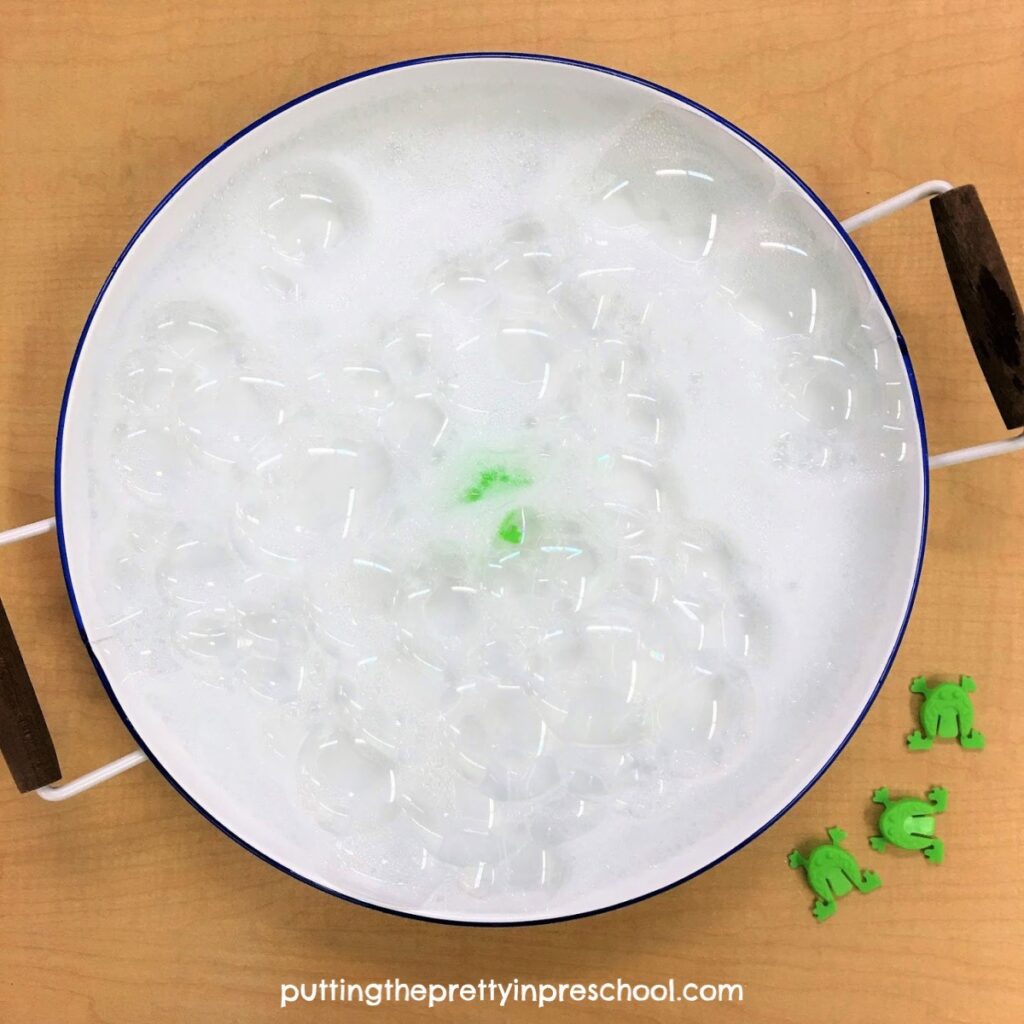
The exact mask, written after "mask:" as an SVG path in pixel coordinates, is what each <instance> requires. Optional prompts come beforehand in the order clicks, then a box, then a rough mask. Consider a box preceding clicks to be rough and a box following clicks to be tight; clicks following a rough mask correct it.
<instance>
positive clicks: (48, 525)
mask: <svg viewBox="0 0 1024 1024" xmlns="http://www.w3.org/2000/svg"><path fill="white" fill-rule="evenodd" d="M56 525H57V520H56V519H40V520H39V522H38V523H29V524H28V525H26V526H16V527H14V529H13V530H3V531H0V547H3V546H4V545H5V544H17V543H18V541H19V540H28V539H29V537H38V536H39V534H41V533H49V532H50V531H51V530H52V529H53V528H54V527H55V526H56Z"/></svg>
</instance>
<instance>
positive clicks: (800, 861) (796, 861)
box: [789, 850, 807, 868]
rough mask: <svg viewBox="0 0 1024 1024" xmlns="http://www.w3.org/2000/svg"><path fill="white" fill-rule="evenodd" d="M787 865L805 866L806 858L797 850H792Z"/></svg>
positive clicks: (793, 866)
mask: <svg viewBox="0 0 1024 1024" xmlns="http://www.w3.org/2000/svg"><path fill="white" fill-rule="evenodd" d="M789 866H790V867H791V868H805V867H807V858H806V857H805V856H804V855H803V854H802V853H801V852H800V851H799V850H794V851H793V852H792V853H791V854H790V855H789Z"/></svg>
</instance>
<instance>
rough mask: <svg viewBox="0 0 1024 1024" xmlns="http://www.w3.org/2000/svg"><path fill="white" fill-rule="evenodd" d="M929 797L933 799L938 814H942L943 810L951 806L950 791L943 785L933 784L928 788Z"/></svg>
mask: <svg viewBox="0 0 1024 1024" xmlns="http://www.w3.org/2000/svg"><path fill="white" fill-rule="evenodd" d="M928 799H929V800H930V801H931V804H932V807H933V808H934V809H935V813H936V814H942V812H943V811H944V810H945V809H946V808H947V807H948V806H949V791H948V790H946V789H943V788H942V786H932V788H931V789H929V790H928Z"/></svg>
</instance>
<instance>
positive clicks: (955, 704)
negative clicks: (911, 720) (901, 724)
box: [907, 676, 985, 750]
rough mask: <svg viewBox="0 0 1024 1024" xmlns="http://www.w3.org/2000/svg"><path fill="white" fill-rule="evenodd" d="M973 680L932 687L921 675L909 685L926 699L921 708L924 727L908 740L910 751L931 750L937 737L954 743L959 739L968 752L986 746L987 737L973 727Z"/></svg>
mask: <svg viewBox="0 0 1024 1024" xmlns="http://www.w3.org/2000/svg"><path fill="white" fill-rule="evenodd" d="M975 689H976V687H975V684H974V680H973V679H972V678H971V677H970V676H961V677H960V682H959V683H938V684H937V685H936V686H931V687H930V686H929V685H928V681H927V680H926V679H925V678H924V677H923V676H918V677H917V678H916V679H915V680H914V681H913V682H912V683H911V684H910V692H911V693H920V694H923V696H924V703H923V704H922V705H921V728H922V729H923V730H924V735H923V736H922V735H921V733H920V731H914V732H912V733H911V734H910V735H909V736H908V737H907V746H908V747H910V749H911V750H928V749H929V748H930V747H931V745H932V743H933V742H934V741H935V739H936V737H938V738H939V739H944V740H952V739H956V738H957V737H959V739H960V746H961V747H964V748H965V749H966V750H981V749H982V748H983V747H984V746H985V737H984V736H982V735H981V733H980V732H978V730H977V729H975V728H974V705H973V704H972V703H971V698H970V697H969V696H968V694H971V693H973V692H974V691H975Z"/></svg>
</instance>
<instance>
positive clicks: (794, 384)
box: [0, 54, 1024, 924]
mask: <svg viewBox="0 0 1024 1024" xmlns="http://www.w3.org/2000/svg"><path fill="white" fill-rule="evenodd" d="M925 197H932V208H933V212H934V215H935V220H936V225H937V228H938V232H939V238H940V242H941V244H942V249H943V254H944V256H945V259H946V263H947V266H948V268H949V270H950V274H951V279H952V281H953V285H954V291H955V293H956V297H957V300H958V302H959V304H960V307H961V311H962V312H963V315H964V320H965V323H966V326H967V328H968V334H969V335H970V338H971V341H972V343H973V346H974V348H975V351H976V353H977V355H978V358H979V361H980V364H981V367H982V369H983V371H984V373H985V376H986V379H987V381H988V383H989V385H990V388H991V390H992V393H993V396H994V397H995V399H996V403H997V405H998V407H999V410H1000V412H1001V414H1002V416H1003V419H1004V421H1005V424H1006V426H1007V428H1008V429H1015V428H1020V427H1021V426H1024V382H1022V378H1021V365H1020V358H1021V349H1020V327H1021V310H1020V305H1019V303H1018V301H1017V298H1016V295H1015V293H1014V290H1013V286H1012V284H1011V282H1010V280H1009V276H1008V272H1007V269H1006V266H1005V264H1004V262H1003V260H1002V257H1001V255H1000V253H999V249H998V245H997V244H996V242H995V238H994V236H993V234H992V231H991V228H990V226H989V224H988V221H987V219H986V217H985V214H984V212H983V210H982V208H981V206H980V204H979V202H978V199H977V194H976V193H975V192H974V190H973V188H971V187H970V186H964V187H962V188H952V186H950V185H949V184H947V183H945V182H942V181H932V182H927V183H925V184H923V185H921V186H918V187H917V188H913V189H910V190H909V191H907V192H904V193H902V194H901V195H899V196H896V197H894V198H892V199H890V200H887V201H886V202H883V203H880V204H878V205H877V206H874V207H872V208H871V209H869V210H866V211H864V212H863V213H861V214H858V215H857V216H854V217H850V218H848V219H847V220H845V221H843V222H840V221H838V220H837V219H836V218H835V217H834V216H833V215H832V214H831V213H830V212H829V210H828V209H827V208H826V207H825V206H824V204H823V203H822V202H821V201H820V200H819V199H818V198H817V196H815V195H814V194H813V192H811V190H810V189H809V188H808V187H807V186H806V185H805V184H803V182H801V181H800V180H799V179H798V178H797V177H796V176H795V175H794V174H793V173H792V172H791V171H789V169H788V168H786V167H785V166H784V165H783V164H782V163H781V162H780V161H778V160H777V159H776V158H775V157H774V156H773V155H772V154H771V153H769V152H768V151H767V150H765V149H764V147H762V146H761V145H760V144H759V143H757V142H756V141H754V140H753V139H751V138H750V137H749V136H747V135H745V134H744V133H743V132H741V131H740V130H739V129H737V128H735V127H734V126H732V125H731V124H729V123H728V122H726V121H724V120H723V119H721V118H720V117H718V116H717V115H715V114H713V113H711V112H710V111H708V110H706V109H704V108H703V107H700V106H699V105H697V104H696V103H693V102H692V101H690V100H688V99H685V98H684V97H682V96H679V95H677V94H676V93H673V92H671V91H670V90H667V89H663V88H661V87H660V86H656V85H653V84H652V83H649V82H645V81H643V80H641V79H637V78H635V77H632V76H630V75H626V74H622V73H620V72H617V71H612V70H609V69H607V68H601V67H596V66H593V65H587V64H582V63H579V62H574V61H568V60H562V59H559V58H550V57H536V56H530V55H518V54H465V55H453V56H444V57H435V58H427V59H423V60H415V61H410V62H406V63H402V64H396V65H391V66H388V67H383V68H378V69H375V70H373V71H369V72H366V73H363V74H360V75H355V76H352V77H350V78H347V79H343V80H341V81H339V82H335V83H333V84H331V85H328V86H325V87H323V88H321V89H318V90H315V91H314V92H311V93H309V94H307V95H306V96H303V97H300V98H299V99H297V100H294V101H293V102H291V103H288V104H286V105H285V106H283V107H281V108H279V109H278V110H276V111H274V112H273V113H271V114H268V115H267V116H265V117H263V118H261V119H260V120H258V121H256V122H255V123H254V124H252V125H250V126H249V127H248V128H246V129H244V130H243V131H241V132H239V133H238V134H237V135H236V136H234V137H233V138H232V139H230V140H228V141H227V142H226V143H225V144H224V145H223V146H221V147H220V148H219V149H218V150H216V151H215V152H214V153H213V154H211V155H210V156H209V157H207V158H206V159H205V160H203V161H202V162H201V163H200V164H198V165H197V167H196V168H195V169H194V170H192V171H191V172H189V174H188V175H186V176H185V177H184V178H183V179H182V181H181V182H179V183H178V185H176V186H175V187H174V189H172V190H171V192H170V193H169V194H168V195H167V196H166V197H165V198H164V199H163V200H162V201H161V202H160V204H159V205H158V206H157V207H156V209H155V210H154V211H153V213H151V214H150V216H149V217H147V218H146V220H145V222H144V223H143V224H142V226H141V227H140V229H139V230H138V232H137V233H136V234H135V236H134V237H133V238H132V240H131V241H130V242H129V244H128V246H127V247H126V248H125V250H124V252H123V253H122V254H121V256H120V257H119V258H118V260H117V262H116V264H115V265H114V268H113V270H112V271H111V274H110V276H109V277H108V279H107V281H106V282H105V283H104V285H103V287H102V289H101V290H100V293H99V296H98V297H97V300H96V303H95V305H94V306H93V309H92V311H91V312H90V314H89V318H88V320H87V322H86V325H85V328H84V330H83V332H82V336H81V339H80V341H79V344H78V348H77V350H76V353H75V356H74V360H73V362H72V366H71V370H70V373H69V376H68V383H67V390H66V393H65V399H64V404H63V408H62V412H61V418H60V428H59V432H58V438H57V452H56V467H57V468H56V517H55V519H50V520H46V521H44V522H41V523H35V524H31V525H29V526H25V527H20V528H18V529H14V530H9V531H7V532H6V533H5V534H2V535H0V540H2V543H5V544H6V543H12V542H14V541H18V540H22V539H25V538H28V537H31V536H34V535H36V534H40V533H43V532H46V531H47V530H49V529H52V528H54V527H55V528H56V530H57V532H58V537H59V542H60V550H61V557H62V561H63V566H64V572H65V578H66V581H67V586H68V593H69V597H70V599H71V605H72V609H73V612H74V614H75V617H76V620H77V622H78V625H79V629H80V631H81V634H82V638H83V640H84V642H85V644H86V647H87V648H88V650H89V653H90V655H91V657H92V659H93V661H94V663H95V665H96V669H97V672H98V674H99V676H100V678H101V680H102V681H103V684H104V686H105V687H106V689H107V691H108V694H109V696H110V699H111V701H112V702H113V704H114V706H115V707H116V708H117V710H118V712H119V713H120V715H121V717H122V719H123V720H124V722H125V725H126V726H127V727H128V729H129V731H130V732H131V733H132V735H133V736H134V737H135V739H136V741H137V743H138V745H139V748H140V749H139V750H138V751H136V752H135V753H133V754H130V755H128V756H127V757H124V758H121V759H120V760H118V761H114V762H112V763H111V764H109V765H106V766H105V767H103V768H100V769H98V770H97V771H95V772H92V773H90V774H88V775H86V776H84V777H82V778H80V779H76V780H74V781H71V782H66V783H63V784H61V785H55V783H57V782H58V780H59V779H60V769H59V767H58V763H57V758H56V755H55V754H54V750H53V746H52V743H51V741H50V737H49V734H48V732H47V729H46V725H45V722H44V720H43V716H42V713H41V711H40V708H39V705H38V702H37V700H36V697H35V695H34V692H33V689H32V686H31V684H30V682H29V679H28V675H27V673H26V671H25V667H24V663H23V661H22V659H21V656H20V654H19V652H18V649H17V646H16V643H15V641H14V638H13V634H12V633H11V630H10V626H9V623H8V622H7V619H6V616H5V615H2V616H0V740H2V748H3V752H4V754H5V757H6V758H7V761H8V764H9V765H10V768H11V771H12V773H13V775H14V778H15V781H16V783H17V784H18V787H19V789H21V790H22V791H30V790H34V791H36V792H37V793H38V794H39V795H40V796H41V797H43V798H45V799H47V800H63V799H66V798H68V797H70V796H73V795H75V794H77V793H80V792H82V791H83V790H85V789H89V788H91V787H93V786H95V785H96V784H98V783H99V782H102V781H104V780H106V779H109V778H111V777H112V776H114V775H116V774H118V773H119V772H121V771H124V770H126V769H127V768H130V767H132V766H133V765H136V764H139V763H141V762H143V761H145V760H147V759H148V760H150V761H152V762H153V763H154V764H155V765H156V767H157V768H158V769H159V770H160V772H161V773H162V774H163V775H164V776H165V777H166V778H167V780H168V781H169V782H170V783H171V784H172V785H173V786H174V787H175V788H176V789H177V790H178V791H179V792H180V793H181V794H182V795H183V796H184V797H185V798H186V799H187V800H189V802H190V803H192V805H193V806H194V807H196V809H197V810H199V811H200V812H201V813H202V814H204V815H205V816H206V817H207V818H208V819H210V820H211V821H212V822H213V823H214V824H216V825H217V826H218V827H219V828H221V829H222V830H223V831H224V832H225V833H227V834H228V835H230V836H231V837H232V838H234V839H235V840H236V841H237V842H239V843H240V844H242V845H243V846H245V847H246V848H247V849H249V850H250V851H251V852H253V853H255V854H257V855H258V856H260V857H262V858H263V859H265V860H267V861H268V862H269V863H271V864H273V865H274V866H276V867H278V868H280V869H281V870H282V871H285V872H286V873H288V874H291V875H293V876H294V877H296V878H299V879H301V880H303V881H306V882H308V883H310V884H312V885H314V886H317V887H318V888H321V889H323V890H324V891H327V892H330V893H332V894H336V895H340V896H344V897H346V898H349V899H352V900H354V901H356V902H360V903H363V904H365V905H369V906H373V907H376V908H379V909H383V910H386V911H389V912H394V913H400V914H407V915H411V916H418V917H423V918H426V919H430V920H441V921H449V922H455V923H477V924H515V923H529V922H539V921H552V920H560V919H565V918H568V917H574V916H580V915H585V914H590V913H596V912H598V911H601V910H606V909H610V908H613V907H617V906H622V905H624V904H627V903H630V902H633V901H636V900H639V899H642V898H644V897H646V896H649V895H652V894H654V893H657V892H660V891H662V890H664V889H666V888H669V887H671V886H673V885H675V884H678V883H679V882H680V881H683V880H685V879H688V878H691V877H693V876H694V875H695V874H698V873H699V872H701V871H704V870H706V869H707V868H708V867H711V866H712V865H714V864H716V863H717V862H718V861H720V860H722V859H723V858H724V857H726V856H728V855H729V854H730V853H731V852H733V851H735V850H736V849H738V848H739V847H741V846H743V845H744V844H745V843H747V842H749V841H750V840H751V839H752V838H753V837H754V836H756V835H757V834H759V833H760V832H761V831H762V830H763V829H765V828H767V827H768V825H770V824H771V823H772V822H773V821H775V820H776V819H777V818H778V817H779V816H780V815H781V814H783V813H784V812H785V811H786V810H787V809H788V808H789V807H791V806H792V805H793V803H794V802H795V801H796V800H797V799H799V798H800V796H802V795H803V793H805V792H806V791H807V789H808V788H809V787H810V786H811V785H812V784H813V782H814V781H815V780H816V779H817V778H818V777H819V776H820V775H821V774H822V772H824V770H825V769H826V768H827V767H828V765H829V764H830V763H831V762H832V760H833V759H834V758H835V757H836V756H837V754H838V753H839V751H840V750H841V749H842V748H843V746H844V745H845V743H846V742H847V740H848V739H849V737H850V736H851V734H852V733H853V731H854V729H856V727H857V725H858V724H859V722H860V721H861V719H862V718H863V717H864V715H865V714H866V712H867V710H868V708H869V707H870V705H871V702H872V701H873V699H874V697H875V695H876V694H877V692H878V689H879V687H880V686H881V682H882V680H883V679H884V677H885V674H886V672H887V670H888V668H889V665H890V664H891V661H892V658H893V656H894V654H895V652H896V649H897V647H898V644H899V642H900V638H901V636H902V634H903V630H904V627H905V625H906V621H907V617H908V616H909V614H910V609H911V605H912V603H913V598H914V592H915V588H916V585H917V580H918V576H919V572H920V566H921V559H922V556H923V550H924V539H925V532H926V524H927V506H928V474H929V471H930V469H932V468H937V467H940V466H946V465H951V464H954V463H957V462H963V461H968V460H971V459H979V458H987V457H989V456H991V455H996V454H1000V453H1003V452H1009V451H1012V450H1016V449H1017V448H1019V447H1021V445H1022V438H1021V437H1017V436H1015V437H1012V438H1008V439H1005V440H999V441H995V442H993V443H992V444H989V445H983V446H980V447H977V448H972V449H966V450H962V451H957V452H947V453H943V454H941V455H937V456H935V455H933V456H930V457H929V455H928V452H927V446H926V442H925V434H924V424H923V422H922V418H921V409H920V403H919V399H918V394H917V390H916V387H915V384H914V380H913V374H912V370H911V365H910V360H909V356H908V354H907V351H906V348H905V346H904V342H903V338H902V336H901V335H900V333H899V330H898V328H897V326H896V323H895V321H894V319H893V317H892V314H891V312H890V310H889V307H888V305H887V304H886V302H885V299H884V297H883V295H882V293H881V291H880V289H879V287H878V285H877V283H876V282H875V280H874V278H873V276H872V275H871V273H870V271H869V269H868V268H867V265H866V264H865V263H864V260H863V258H862V257H861V255H860V254H859V252H858V251H857V250H856V248H855V247H854V245H853V243H852V241H851V240H850V237H849V232H851V231H853V230H855V229H856V228H858V227H860V226H861V225H863V224H865V223H868V222H870V221H872V220H876V219H879V218H881V217H883V216H886V215H888V214H889V213H892V212H894V211H896V210H899V209H901V208H903V207H904V206H907V205H909V204H910V203H912V202H914V201H916V200H918V199H920V198H925ZM510 225H511V226H510ZM638 296H639V297H640V298H638ZM523 310H526V312H523ZM460 332H461V333H460ZM474 360H475V361H474ZM467 367H469V368H467ZM495 382H497V385H496V386H495ZM488 387H490V390H488ZM652 410H653V412H652ZM513 414H514V415H513ZM520 414H522V415H520ZM342 423H343V424H344V430H345V431H346V433H345V436H346V438H349V440H346V441H344V442H341V441H339V440H338V439H337V437H338V430H340V427H339V426H338V425H339V424H342ZM352 438H355V440H352ZM607 438H613V441H608V440H607ZM510 446H511V447H510ZM602 446H603V447H602ZM513 448H514V449H515V453H514V455H510V454H509V452H510V451H511V450H512V449H513ZM482 451H486V452H487V454H486V455H481V454H480V452H482ZM495 453H498V454H495ZM488 460H489V461H488ZM517 460H518V461H517ZM523 466H526V467H527V468H526V469H523V468H522V467H523ZM453 467H454V468H453ZM467 467H469V468H468V469H467ZM460 473H461V474H462V475H461V476H460V475H459V474H460ZM467 474H468V475H467ZM438 480H441V481H447V482H449V483H450V484H451V486H452V487H454V489H455V490H454V491H453V492H452V493H457V494H458V500H457V501H456V500H455V499H453V501H452V504H451V505H450V506H449V505H445V504H444V502H443V501H441V500H440V499H438V498H437V494H438V493H439V492H438V490H437V486H435V485H436V481H438ZM452 481H454V483H451V482H452ZM417 488H419V489H417ZM432 488H433V489H432ZM570 499H571V501H572V502H575V504H576V506H577V513H578V514H576V513H574V514H573V515H569V516H567V515H566V513H565V512H564V508H565V507H568V505H567V504H566V503H567V502H570ZM554 509H560V510H561V511H559V512H558V513H557V514H556V513H555V512H554V511H552V510H554ZM484 520H486V522H484ZM481 523H483V525H482V526H481V525H480V524H481ZM424 524H426V525H424ZM488 524H489V525H488ZM580 524H583V525H580ZM431 530H436V532H437V534H438V537H442V535H443V541H444V543H442V541H441V540H438V542H437V543H438V545H439V546H438V547H437V550H436V551H435V549H434V547H431V545H432V544H433V541H432V540H431V537H430V531H431ZM481 530H482V531H483V532H480V531H481ZM495 530H497V532H495ZM574 530H575V531H577V533H580V532H581V531H582V533H587V531H588V530H590V531H591V533H590V534H587V536H588V538H591V539H592V538H593V537H596V538H597V540H594V541H593V543H592V544H590V541H589V540H588V542H587V543H582V542H581V543H578V544H577V541H578V539H579V538H578V537H577V536H576V534H573V531H574ZM460 531H461V532H460ZM488 531H489V532H488ZM569 534H573V537H575V538H576V539H575V540H573V542H572V543H569V542H568V541H567V540H566V537H567V536H568V535H569ZM535 536H540V537H541V538H544V537H547V538H548V540H547V541H546V542H545V541H538V542H534V541H533V539H532V538H534V537H535ZM453 538H454V539H453ZM481 538H482V539H481ZM552 538H555V539H552ZM723 538H728V542H726V541H725V540H723ZM360 545H362V546H360ZM445 545H447V547H446V546H445ZM588 545H589V547H588ZM591 548H592V550H591ZM585 550H586V551H587V552H588V553H589V554H590V555H593V558H592V560H591V562H590V563H588V564H589V565H590V568H589V569H587V570H586V571H583V570H581V569H580V566H581V565H582V564H583V563H582V562H581V560H580V558H579V557H578V556H580V555H581V553H583V552H584V551H585ZM382 551H383V552H385V554H380V552H382ZM438 551H440V552H441V553H440V554H438V553H437V552H438ZM453 552H454V555H453ZM552 559H555V560H558V566H557V567H556V568H554V569H553V568H552V564H553V562H552ZM545 560H546V561H545ZM453 566H455V568H453ZM510 566H511V568H510ZM566 566H568V568H566ZM517 573H518V575H516V574H517ZM470 577H471V578H470ZM367 580H369V582H367ZM570 584H571V586H570ZM517 588H518V589H517ZM382 594H383V596H382ZM567 594H568V598H567V597H566V595H567ZM325 595H326V596H325ZM659 631H660V632H659ZM566 638H569V639H568V640H567V639H566ZM570 641H571V642H570ZM517 645H518V646H517ZM367 652H370V653H367ZM424 737H426V738H424Z"/></svg>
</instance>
